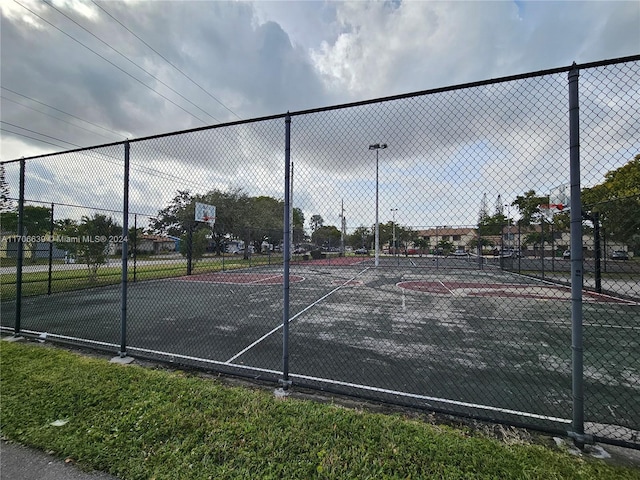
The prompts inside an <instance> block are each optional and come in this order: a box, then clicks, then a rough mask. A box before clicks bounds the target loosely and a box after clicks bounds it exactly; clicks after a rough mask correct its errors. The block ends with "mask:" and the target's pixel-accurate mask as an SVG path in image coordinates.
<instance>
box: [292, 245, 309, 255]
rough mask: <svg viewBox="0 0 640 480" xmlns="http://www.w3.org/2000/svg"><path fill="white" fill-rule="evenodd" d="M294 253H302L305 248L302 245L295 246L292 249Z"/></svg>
mask: <svg viewBox="0 0 640 480" xmlns="http://www.w3.org/2000/svg"><path fill="white" fill-rule="evenodd" d="M293 253H294V255H300V254H303V253H307V250H306V249H305V248H304V247H296V248H294V249H293Z"/></svg>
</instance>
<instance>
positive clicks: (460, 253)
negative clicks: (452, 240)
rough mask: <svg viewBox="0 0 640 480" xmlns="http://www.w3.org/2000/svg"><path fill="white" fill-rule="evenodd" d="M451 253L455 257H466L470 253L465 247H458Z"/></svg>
mask: <svg viewBox="0 0 640 480" xmlns="http://www.w3.org/2000/svg"><path fill="white" fill-rule="evenodd" d="M451 255H453V256H454V257H466V256H467V255H468V253H467V252H466V251H465V250H464V249H457V250H455V251H454V252H451Z"/></svg>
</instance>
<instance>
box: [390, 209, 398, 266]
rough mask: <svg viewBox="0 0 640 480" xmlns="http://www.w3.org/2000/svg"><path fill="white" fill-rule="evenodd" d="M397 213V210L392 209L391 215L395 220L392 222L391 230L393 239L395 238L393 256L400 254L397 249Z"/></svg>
mask: <svg viewBox="0 0 640 480" xmlns="http://www.w3.org/2000/svg"><path fill="white" fill-rule="evenodd" d="M397 211H398V209H397V208H392V209H391V214H392V215H393V220H392V221H391V228H392V231H393V234H392V237H393V255H394V256H395V255H396V254H397V253H398V249H397V248H396V212H397Z"/></svg>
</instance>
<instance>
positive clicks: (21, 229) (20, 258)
mask: <svg viewBox="0 0 640 480" xmlns="http://www.w3.org/2000/svg"><path fill="white" fill-rule="evenodd" d="M24 167H25V161H24V158H23V159H21V160H20V187H19V188H20V193H19V198H18V245H17V248H18V251H17V252H16V256H17V259H16V322H15V326H14V331H13V334H14V336H18V335H20V321H21V319H22V318H21V317H22V263H23V260H24V243H23V241H22V240H23V239H24Z"/></svg>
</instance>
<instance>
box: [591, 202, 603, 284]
mask: <svg viewBox="0 0 640 480" xmlns="http://www.w3.org/2000/svg"><path fill="white" fill-rule="evenodd" d="M592 218H593V261H594V275H595V280H596V292H598V293H602V270H601V261H602V248H601V246H600V214H599V213H598V212H593V216H592Z"/></svg>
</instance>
